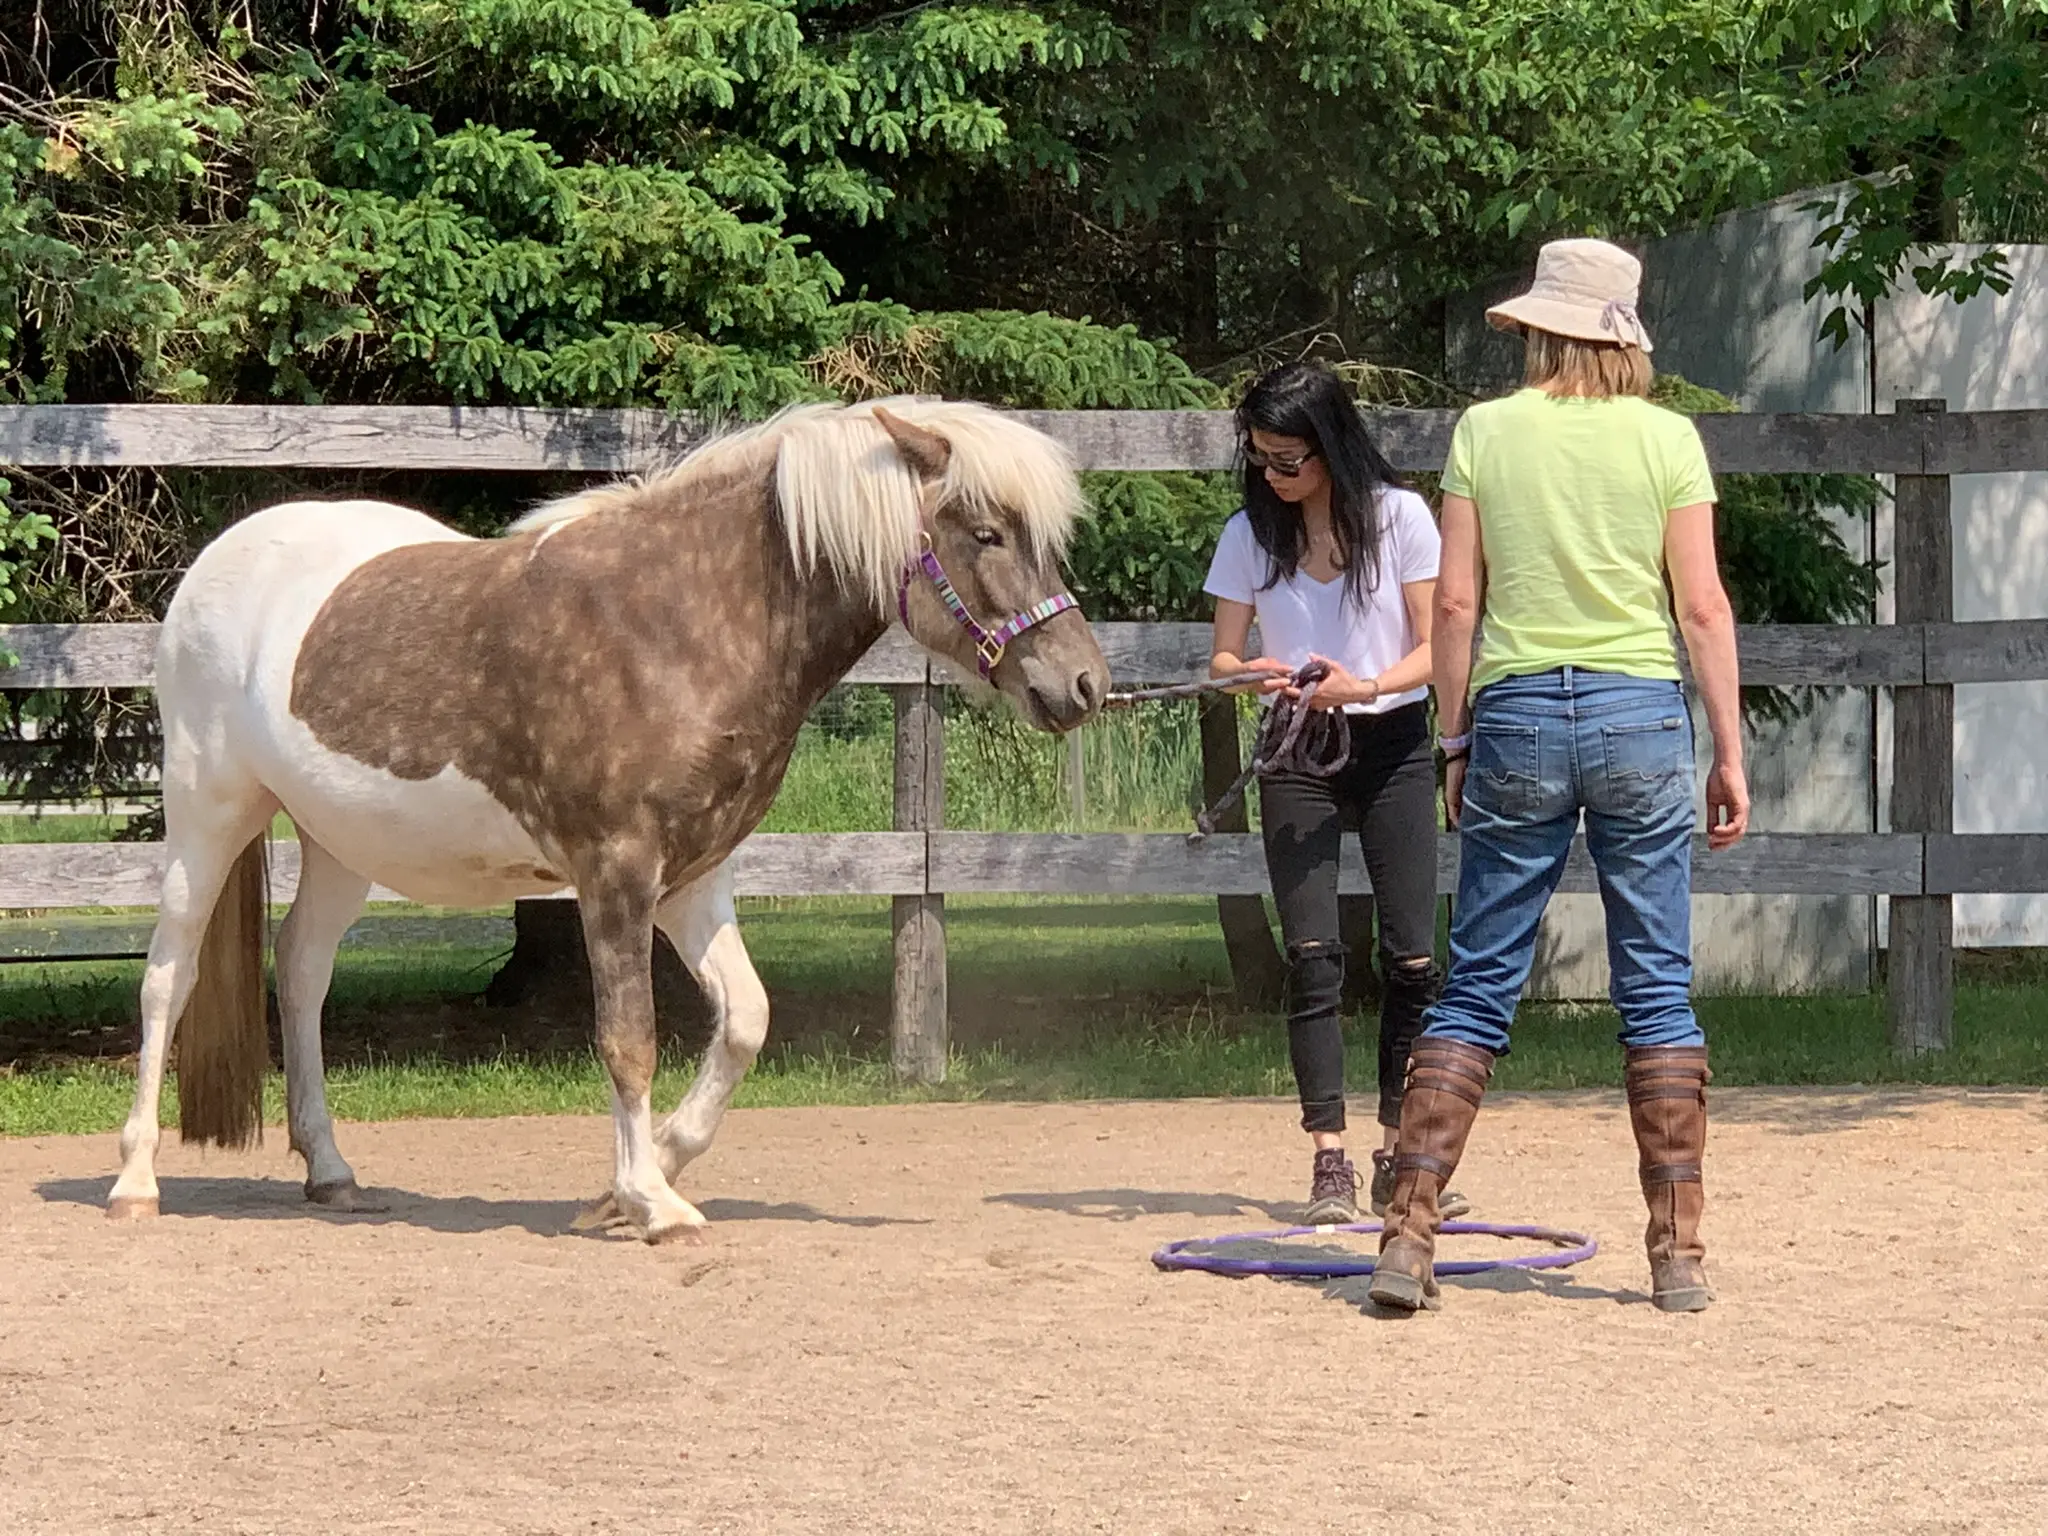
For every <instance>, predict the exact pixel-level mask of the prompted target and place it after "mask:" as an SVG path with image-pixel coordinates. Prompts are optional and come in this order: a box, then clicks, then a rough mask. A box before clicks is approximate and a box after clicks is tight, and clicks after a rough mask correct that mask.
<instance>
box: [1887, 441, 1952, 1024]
mask: <svg viewBox="0 0 2048 1536" xmlns="http://www.w3.org/2000/svg"><path fill="white" fill-rule="evenodd" d="M1896 409H1897V411H1898V413H1899V414H1900V415H1910V416H1915V417H1918V418H1920V419H1921V420H1923V421H1924V422H1927V423H1928V425H1931V426H1939V422H1938V421H1929V420H1928V419H1929V418H1936V417H1939V416H1941V415H1942V414H1943V413H1944V412H1945V411H1947V409H1948V404H1947V402H1946V401H1943V400H1901V401H1899V402H1898V404H1897V406H1896ZM1923 441H1924V439H1923ZM1923 451H1924V450H1923ZM1894 508H1895V517H1894V529H1895V532H1894V537H1893V551H1892V553H1893V559H1892V569H1893V570H1894V571H1895V572H1896V573H1897V576H1896V585H1895V587H1894V591H1895V593H1896V597H1897V609H1898V612H1897V614H1896V619H1897V622H1898V623H1901V624H1946V623H1948V622H1949V621H1950V620H1952V619H1953V618H1954V617H1955V550H1954V533H1953V525H1952V523H1951V521H1950V516H1949V478H1948V476H1947V475H1900V476H1899V477H1898V489H1897V493H1896V498H1895V501H1894ZM1955 726H1956V709H1955V690H1954V689H1953V688H1952V687H1949V686H1948V685H1946V684H1934V685H1930V684H1922V685H1921V686H1919V687H1917V688H1898V689H1895V690H1894V691H1893V693H1892V830H1893V831H1894V832H1920V833H1935V832H1950V831H1953V830H1954V828H1955ZM1923 868H1924V864H1923ZM1888 990H1889V993H1890V1003H1891V1034H1892V1049H1893V1050H1894V1051H1896V1052H1897V1053H1898V1054H1900V1055H1902V1056H1917V1055H1920V1054H1921V1053H1923V1052H1926V1051H1941V1050H1947V1049H1948V1047H1949V1046H1950V1045H1952V1044H1953V1043H1954V1040H1955V903H1954V900H1953V898H1951V897H1948V896H1932V895H1926V894H1922V895H1919V896H1894V897H1892V899H1891V954H1890V960H1889V987H1888Z"/></svg>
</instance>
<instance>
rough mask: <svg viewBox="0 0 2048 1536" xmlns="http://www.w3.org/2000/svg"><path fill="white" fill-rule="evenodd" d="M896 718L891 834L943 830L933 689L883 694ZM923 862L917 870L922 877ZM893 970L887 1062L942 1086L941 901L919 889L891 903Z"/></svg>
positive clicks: (942, 763)
mask: <svg viewBox="0 0 2048 1536" xmlns="http://www.w3.org/2000/svg"><path fill="white" fill-rule="evenodd" d="M889 692H890V695H891V697H892V699H893V700H894V703H895V714H896V773H895V781H896V811H895V824H896V830H897V831H899V832H923V833H932V832H937V831H940V830H941V829H943V828H944V826H945V824H946V723H945V716H944V715H943V714H941V713H940V709H939V702H940V700H939V689H938V687H937V686H936V685H935V684H933V683H932V682H931V681H930V680H929V678H927V680H926V681H925V682H922V683H910V684H899V685H896V686H894V687H891V688H890V690H889ZM930 867H931V864H930V858H929V856H927V858H926V861H925V868H926V870H927V871H929V869H930ZM890 917H891V922H890V927H891V931H892V933H893V934H894V937H895V947H896V970H895V978H894V984H893V989H892V993H891V999H890V1016H889V1060H890V1064H891V1066H892V1067H894V1069H895V1071H896V1075H897V1076H899V1077H903V1078H907V1079H909V1080H910V1081H912V1082H917V1083H941V1082H944V1081H945V1079H946V1048H947V1043H948V1040H947V1019H946V898H945V897H944V896H940V895H935V894H934V893H932V892H931V891H929V890H927V891H925V892H924V893H922V894H920V895H917V896H898V897H896V898H894V900H893V901H892V902H891V913H890Z"/></svg>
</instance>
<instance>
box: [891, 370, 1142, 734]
mask: <svg viewBox="0 0 2048 1536" xmlns="http://www.w3.org/2000/svg"><path fill="white" fill-rule="evenodd" d="M993 414H994V413H990V415H991V416H993ZM874 416H875V420H876V421H878V422H879V423H880V424H881V425H882V427H883V428H884V430H886V431H887V432H888V434H889V437H890V439H891V440H892V441H893V442H894V443H895V445H896V451H897V452H898V453H899V454H900V455H901V456H902V458H903V462H904V463H905V464H906V465H907V466H908V467H909V469H910V471H911V474H912V475H913V476H914V477H915V479H916V481H917V484H918V486H919V496H920V515H921V519H922V524H923V538H922V541H921V543H920V545H919V550H918V554H917V555H916V557H915V558H914V561H913V564H912V565H911V567H910V569H909V570H908V571H907V572H906V573H905V575H904V579H903V584H902V588H901V591H900V592H899V595H898V608H899V613H900V615H901V617H902V619H903V624H904V627H905V628H906V629H908V630H909V631H910V634H911V636H912V638H914V639H915V640H917V642H918V643H919V644H920V645H922V646H924V647H925V648H926V649H927V650H929V651H931V652H932V653H933V654H934V655H937V656H939V657H941V658H942V659H944V660H946V661H950V662H952V663H954V664H955V665H956V666H957V667H958V668H960V669H961V670H962V672H963V673H965V674H966V675H968V676H977V675H978V676H980V677H981V678H983V679H985V680H986V681H987V682H988V683H989V684H990V685H991V686H993V687H995V688H996V689H998V690H1000V691H1001V692H1002V693H1003V694H1005V695H1006V696H1007V697H1008V698H1009V699H1010V701H1011V702H1012V703H1013V704H1015V705H1016V706H1017V708H1018V709H1019V710H1020V711H1021V712H1022V713H1023V715H1024V716H1025V718H1027V719H1028V720H1029V721H1030V722H1031V723H1032V724H1033V725H1035V726H1037V727H1038V728H1039V729H1041V730H1047V731H1068V730H1072V729H1073V728H1074V727H1076V726H1078V725H1080V724H1082V723H1083V722H1085V721H1086V720H1088V719H1089V717H1091V716H1092V715H1094V714H1095V713H1096V711H1097V710H1099V709H1100V708H1101V707H1102V702H1103V699H1104V698H1105V697H1106V696H1107V694H1108V692H1109V664H1108V662H1106V661H1105V660H1103V656H1102V650H1101V648H1100V647H1099V646H1098V645H1097V644H1096V642H1095V635H1094V632H1093V631H1092V630H1090V629H1089V627H1088V621H1087V620H1086V619H1085V618H1084V617H1083V616H1082V614H1081V610H1080V609H1079V607H1077V606H1076V605H1075V604H1074V600H1073V599H1072V598H1071V597H1069V596H1068V595H1067V591H1066V585H1065V583H1064V581H1063V580H1062V579H1061V576H1060V557H1061V554H1062V546H1063V543H1064V537H1063V536H1064V533H1065V524H1066V520H1067V519H1068V518H1070V517H1071V515H1072V514H1071V511H1070V510H1068V509H1070V508H1071V507H1072V506H1075V505H1078V504H1079V501H1080V496H1079V491H1078V487H1076V486H1075V485H1074V484H1073V483H1072V482H1073V474H1072V470H1071V469H1070V468H1068V467H1066V465H1065V464H1064V462H1063V461H1062V462H1061V463H1060V467H1059V469H1058V471H1057V475H1058V476H1059V477H1062V478H1063V479H1064V481H1065V483H1064V484H1062V485H1060V486H1058V487H1057V488H1056V491H1057V494H1056V496H1055V497H1053V498H1052V499H1056V500H1058V501H1059V502H1060V504H1061V506H1060V510H1059V511H1057V512H1056V513H1050V514H1049V513H1048V510H1047V509H1046V508H1045V507H1042V506H1026V505H1019V504H1016V503H1017V502H1020V501H1022V500H1024V499H1025V497H1024V496H1023V495H1019V496H1017V497H1011V498H1006V497H1004V496H1002V495H1000V494H991V485H992V483H993V482H994V481H995V479H996V477H993V476H989V475H985V474H984V475H966V474H961V473H957V472H956V471H957V470H958V469H959V468H960V466H959V464H958V462H957V458H956V455H957V454H958V453H959V452H960V451H962V449H960V448H956V445H955V443H954V442H953V440H952V439H951V438H949V437H948V436H947V435H946V433H945V431H944V429H943V426H927V425H924V424H922V423H919V422H914V421H909V420H906V419H904V418H903V417H902V416H898V415H896V414H895V413H893V412H891V411H889V410H887V409H884V408H882V407H877V408H876V409H875V412H874ZM1006 425H1007V424H1006ZM1009 430H1010V431H1012V432H1015V431H1023V430H1027V429H1024V428H1022V427H1021V425H1019V426H1016V427H1011V428H1010V429H1009ZM978 435H979V434H977V436H978ZM1033 436H1034V437H1036V436H1037V434H1033ZM963 446H964V445H963ZM993 446H995V445H993V444H990V443H985V442H977V443H975V444H974V445H973V448H974V449H975V450H979V451H982V452H987V451H988V450H989V449H990V448H991V447H993ZM1041 478H1042V477H1041ZM1039 489H1040V490H1041V491H1042V490H1044V489H1045V488H1044V487H1042V486H1041V487H1040V488H1039ZM1050 525H1056V526H1050Z"/></svg>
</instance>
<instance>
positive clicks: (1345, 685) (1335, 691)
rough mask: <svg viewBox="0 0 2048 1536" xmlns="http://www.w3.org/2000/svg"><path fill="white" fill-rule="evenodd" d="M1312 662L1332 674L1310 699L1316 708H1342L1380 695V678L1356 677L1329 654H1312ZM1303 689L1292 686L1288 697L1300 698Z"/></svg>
mask: <svg viewBox="0 0 2048 1536" xmlns="http://www.w3.org/2000/svg"><path fill="white" fill-rule="evenodd" d="M1309 661H1310V662H1311V663H1319V664H1320V665H1322V666H1325V667H1328V668H1329V669H1330V675H1329V676H1328V677H1326V678H1324V679H1323V680H1322V682H1321V683H1320V684H1318V685H1317V687H1316V696H1315V697H1314V698H1312V699H1310V700H1309V704H1310V706H1311V707H1312V708H1315V709H1342V708H1343V707H1344V706H1345V705H1346V704H1370V703H1372V701H1373V700H1375V699H1377V698H1378V697H1379V696H1380V685H1379V679H1378V678H1372V677H1368V678H1364V679H1360V678H1356V677H1353V676H1352V675H1351V674H1350V673H1349V672H1347V671H1345V670H1344V668H1343V667H1342V666H1341V665H1340V664H1338V663H1337V662H1334V661H1332V660H1331V659H1330V658H1329V657H1327V656H1310V657H1309ZM1301 692H1302V691H1301V689H1299V688H1296V687H1292V686H1290V687H1289V688H1288V690H1287V697H1289V698H1290V699H1298V698H1300V697H1301Z"/></svg>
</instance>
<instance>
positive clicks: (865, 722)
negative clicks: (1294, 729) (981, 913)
mask: <svg viewBox="0 0 2048 1536" xmlns="http://www.w3.org/2000/svg"><path fill="white" fill-rule="evenodd" d="M855 692H858V690H855ZM872 711H873V706H872V705H871V704H868V703H864V702H860V701H855V702H850V703H846V704H843V705H841V706H840V707H839V710H837V711H835V710H833V709H831V708H828V709H826V710H824V711H821V712H820V714H821V721H820V723H816V724H812V725H807V726H805V728H804V731H803V734H802V736H801V737H800V738H799V739H798V743H797V750H796V754H795V756H794V757H792V758H791V759H790V765H789V773H788V776H787V777H786V778H784V780H783V782H782V789H781V791H780V792H779V793H778V794H777V796H776V800H775V806H774V808H773V809H772V810H771V811H770V812H769V813H768V818H767V820H766V821H764V822H763V823H762V830H763V831H766V832H880V831H886V830H887V829H888V827H889V824H890V821H889V816H890V787H889V786H890V764H891V761H892V757H891V753H892V748H891V743H890V737H889V733H888V731H887V730H886V728H883V727H881V726H880V724H879V721H880V718H881V717H876V716H873V713H872ZM1246 718H1247V721H1248V720H1249V716H1247V717H1246ZM835 723H836V724H838V725H839V726H840V727H841V728H838V729H835ZM1078 739H1079V741H1080V747H1081V757H1082V778H1083V783H1084V794H1083V800H1084V806H1083V811H1082V814H1081V815H1080V816H1079V817H1078V818H1077V817H1076V816H1075V814H1074V808H1073V802H1072V799H1071V795H1070V791H1069V788H1068V783H1069V775H1068V760H1067V754H1068V750H1069V748H1068V743H1067V741H1066V740H1064V739H1061V738H1056V737H1052V736H1048V735H1046V734H1044V733H1043V732H1040V731H1034V730H1030V729H1028V728H1026V727H1024V726H1023V725H1021V724H1020V723H1018V722H1017V721H1016V720H1014V719H1013V718H1011V717H1010V716H1009V715H1008V713H1007V712H1006V711H1003V710H977V709H972V708H969V707H967V706H964V705H963V706H956V707H955V709H954V711H953V714H952V716H951V718H950V719H949V721H948V727H947V734H946V822H947V825H948V826H951V827H954V828H957V829H959V830H962V831H972V832H983V831H988V832H997V831H1008V832H1058V831H1089V832H1099V831H1123V832H1149V831H1171V830H1185V829H1186V828H1188V827H1189V826H1191V825H1192V824H1193V821H1194V814H1195V810H1196V808H1197V807H1196V801H1197V798H1198V796H1199V794H1200V789H1201V782H1202V760H1201V747H1200V743H1199V740H1198V738H1197V736H1196V732H1195V716H1194V710H1193V707H1192V706H1190V705H1185V704H1170V705H1155V706H1152V707H1151V708H1148V709H1142V710H1130V711H1118V712H1114V713H1111V714H1108V715H1105V716H1103V717H1102V718H1101V719H1100V720H1098V721H1097V722H1096V723H1094V724H1092V725H1090V726H1089V727H1088V728H1087V729H1086V730H1085V731H1083V732H1081V734H1080V736H1079V738H1078ZM1252 798H1253V799H1254V800H1256V799H1257V797H1256V796H1253V797H1252ZM1254 809H1255V810H1256V807H1254Z"/></svg>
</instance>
